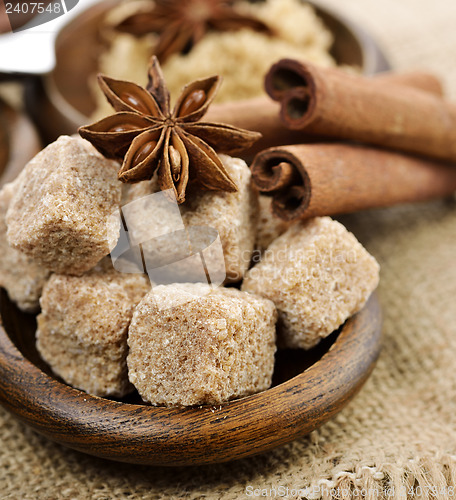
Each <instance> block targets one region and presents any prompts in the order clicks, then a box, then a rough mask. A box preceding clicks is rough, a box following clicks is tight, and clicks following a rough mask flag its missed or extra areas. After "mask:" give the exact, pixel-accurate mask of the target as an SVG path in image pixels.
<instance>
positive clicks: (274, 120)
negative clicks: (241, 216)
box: [205, 72, 443, 157]
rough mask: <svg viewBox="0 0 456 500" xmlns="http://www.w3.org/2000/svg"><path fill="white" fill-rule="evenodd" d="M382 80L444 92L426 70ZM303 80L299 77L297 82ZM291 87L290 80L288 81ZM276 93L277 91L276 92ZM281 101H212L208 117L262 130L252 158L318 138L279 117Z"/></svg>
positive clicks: (388, 75) (385, 75) (383, 75)
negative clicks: (290, 125)
mask: <svg viewBox="0 0 456 500" xmlns="http://www.w3.org/2000/svg"><path fill="white" fill-rule="evenodd" d="M373 78H375V79H376V80H378V81H379V82H381V83H383V84H385V85H390V84H396V85H404V86H406V87H411V88H416V89H420V90H423V91H426V92H429V93H432V94H435V95H440V96H441V95H442V93H443V90H442V85H441V83H440V81H439V79H438V78H436V77H435V76H434V75H431V74H429V73H424V72H410V73H389V72H387V73H381V74H379V75H377V76H375V77H373ZM299 83H300V81H299V79H298V81H297V84H299ZM288 87H290V82H288ZM275 95H277V94H275ZM280 109H281V106H280V104H279V103H277V102H275V101H273V100H271V99H270V98H269V97H267V96H263V97H257V98H253V99H245V100H241V101H233V102H227V103H222V104H213V105H212V106H211V107H210V108H209V111H208V112H207V115H206V116H205V120H207V121H211V122H221V123H227V124H229V125H233V126H235V127H240V128H245V129H247V130H255V131H258V132H261V134H262V138H261V139H260V140H259V141H257V142H256V143H255V144H254V145H253V146H252V147H251V148H250V149H249V150H247V151H246V154H245V156H247V157H249V156H250V157H253V155H255V154H256V153H258V152H259V151H262V150H263V149H266V148H268V147H273V146H280V145H284V144H298V143H303V142H305V141H306V139H307V140H308V141H315V140H316V139H317V138H318V135H317V134H315V133H311V132H308V131H306V132H305V133H304V134H303V132H302V131H301V130H290V129H288V128H287V127H286V126H285V125H284V124H283V123H282V121H281V120H280V118H279V115H280Z"/></svg>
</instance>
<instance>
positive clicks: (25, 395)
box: [0, 293, 381, 466]
mask: <svg viewBox="0 0 456 500" xmlns="http://www.w3.org/2000/svg"><path fill="white" fill-rule="evenodd" d="M380 337H381V311H380V305H379V302H378V299H377V297H376V294H375V293H374V294H373V295H372V296H371V298H370V299H369V301H368V303H367V304H366V306H365V307H364V308H363V309H362V311H360V312H359V313H358V314H356V315H355V316H353V317H352V318H350V319H349V320H348V321H347V322H346V323H345V325H344V327H343V328H342V330H341V332H340V334H339V336H338V338H337V339H336V340H335V342H334V344H333V345H332V346H331V348H330V349H329V350H328V352H327V353H325V354H324V355H323V357H322V358H321V359H320V360H319V361H317V362H316V363H315V364H313V365H312V366H311V367H310V368H308V369H307V370H305V371H304V372H302V373H301V374H300V375H298V376H296V377H294V378H292V379H289V380H288V381H286V382H284V383H282V384H280V385H277V386H275V387H273V388H271V389H268V390H266V391H264V392H261V393H258V394H254V395H252V396H248V397H245V398H242V399H237V400H233V401H230V402H228V403H225V404H222V405H220V406H216V407H212V406H201V407H191V408H166V407H153V406H144V405H134V404H126V403H122V402H116V401H111V400H107V399H103V398H98V397H96V396H91V395H89V394H87V393H85V392H82V391H80V390H77V389H74V388H72V387H70V386H68V385H65V384H63V383H61V382H59V381H57V380H55V379H53V378H52V377H50V376H48V375H46V374H45V373H44V372H42V371H41V370H40V369H39V368H38V367H36V366H35V365H34V364H32V363H31V362H30V361H28V360H27V359H26V358H25V357H24V356H23V355H22V353H21V352H20V351H19V350H18V349H17V348H16V346H15V345H14V343H13V342H12V341H11V339H10V338H9V336H8V334H7V333H6V331H5V329H4V328H3V326H0V404H2V405H3V406H4V407H5V408H6V409H7V410H9V411H10V412H12V413H13V414H15V415H16V416H17V417H18V418H19V419H20V420H21V421H23V422H25V423H27V424H28V425H30V426H31V427H32V428H34V429H35V430H37V431H38V432H40V433H41V434H44V435H45V436H47V437H49V438H50V439H52V440H54V441H56V442H58V443H60V444H63V445H65V446H68V447H70V448H73V449H76V450H79V451H83V452H85V453H89V454H92V455H95V456H99V457H103V458H109V459H112V460H117V461H124V462H132V463H138V464H148V465H168V466H169V465H171V466H175V465H199V464H207V463H217V462H225V461H229V460H234V459H239V458H243V457H247V456H250V455H254V454H258V453H261V452H265V451H268V450H270V449H272V448H275V447H277V446H280V445H282V444H285V443H288V442H291V441H292V440H294V439H296V438H298V437H300V436H303V435H305V434H307V433H309V432H310V431H312V430H314V429H315V428H317V427H319V426H320V425H321V424H323V423H324V422H326V421H327V420H328V419H329V418H331V416H333V415H334V414H335V413H337V412H338V411H340V410H341V409H342V407H343V406H345V404H346V403H348V401H349V400H350V399H351V398H352V397H353V396H354V395H355V394H356V393H357V391H358V390H359V389H360V387H361V386H362V385H363V383H364V382H365V380H366V379H367V378H368V376H369V375H370V373H371V371H372V369H373V367H374V365H375V362H376V360H377V358H378V355H379V352H380Z"/></svg>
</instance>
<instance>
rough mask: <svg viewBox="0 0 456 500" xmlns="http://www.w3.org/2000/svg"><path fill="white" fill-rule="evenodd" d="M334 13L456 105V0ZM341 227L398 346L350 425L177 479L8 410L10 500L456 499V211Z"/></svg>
mask: <svg viewBox="0 0 456 500" xmlns="http://www.w3.org/2000/svg"><path fill="white" fill-rule="evenodd" d="M325 3H326V4H327V5H331V6H334V7H336V8H338V10H342V11H345V13H346V14H347V15H349V16H351V17H352V18H353V19H355V20H358V21H360V22H362V23H363V24H364V26H365V27H366V28H367V29H368V30H370V31H371V32H372V33H373V34H374V35H375V36H376V37H377V39H378V40H379V41H380V42H381V43H382V45H383V46H384V47H385V49H386V51H387V53H388V55H389V57H390V59H391V60H392V62H393V64H394V65H395V67H396V68H401V69H408V68H416V67H417V66H418V67H427V68H430V69H431V70H433V71H435V72H436V73H437V74H439V75H440V76H442V78H443V79H444V81H445V83H446V86H447V91H448V93H449V95H450V96H451V97H452V98H453V99H455V98H456V62H455V61H456V29H455V28H454V26H455V21H456V2H455V1H454V0H434V1H433V2H431V1H430V0H400V2H398V1H397V0H382V1H379V0H344V2H340V1H338V0H326V1H325ZM341 220H342V222H343V223H345V224H346V225H347V227H348V228H349V229H350V230H352V231H353V232H354V233H355V234H356V235H357V236H358V238H359V239H360V240H361V241H362V242H363V243H364V244H365V245H366V246H367V248H368V250H369V251H370V252H372V253H373V254H374V255H375V256H376V257H377V259H378V260H379V262H380V264H381V266H382V272H381V284H380V289H379V295H380V299H381V302H382V306H383V311H384V335H383V350H382V354H381V356H380V359H379V361H378V364H377V367H376V369H375V370H374V372H373V374H372V376H371V378H370V379H369V380H368V382H367V383H366V385H365V386H364V388H363V389H362V391H361V392H360V393H359V395H358V396H357V397H356V398H355V399H354V400H353V401H352V402H351V403H350V404H349V405H348V406H347V407H346V408H345V409H344V410H343V411H342V412H341V413H340V414H339V415H338V416H337V417H336V418H334V419H333V420H332V421H330V422H329V423H327V424H326V425H324V426H323V427H322V428H320V429H319V430H317V431H315V432H313V433H312V434H311V435H309V436H307V437H305V438H303V439H300V440H298V441H295V442H293V443H292V444H289V445H287V446H284V447H282V448H279V449H276V450H274V451H272V452H270V453H268V454H264V455H261V456H257V457H254V458H251V459H245V460H241V461H238V462H234V463H231V464H223V465H217V466H210V467H198V468H195V467H193V468H174V469H166V468H159V467H139V466H133V465H124V464H117V463H110V462H107V461H103V460H100V459H96V458H92V457H89V456H85V455H83V454H80V453H77V452H74V451H71V450H67V449H64V448H63V447H61V446H59V445H56V444H53V443H51V442H49V441H48V440H46V439H44V438H42V437H40V436H39V435H37V434H35V433H34V432H33V431H31V430H30V429H28V428H27V427H25V426H23V425H22V424H19V423H18V422H16V420H15V419H14V418H13V417H11V416H10V415H9V414H8V413H6V412H4V411H3V410H1V409H0V498H4V499H6V498H7V499H24V500H26V499H33V500H35V499H57V500H59V499H124V498H125V499H140V498H144V499H159V498H192V499H193V498H214V499H218V498H223V499H239V498H255V496H254V495H255V494H261V495H263V497H264V496H269V497H270V498H271V497H272V498H274V497H275V498H279V497H282V498H308V499H317V498H341V499H351V498H368V499H372V500H375V499H378V498H380V499H386V498H388V499H390V498H394V499H407V498H425V499H427V498H429V499H441V500H447V499H450V498H453V497H454V496H456V491H454V489H456V371H455V369H454V367H455V361H454V360H455V359H456V262H455V257H456V203H455V201H454V199H451V200H443V201H439V202H433V203H426V204H421V205H413V206H406V207H398V208H393V209H387V210H379V211H371V212H366V213H362V214H356V215H352V216H346V217H343V218H341ZM287 488H288V490H287ZM419 494H421V496H419ZM257 497H258V496H257Z"/></svg>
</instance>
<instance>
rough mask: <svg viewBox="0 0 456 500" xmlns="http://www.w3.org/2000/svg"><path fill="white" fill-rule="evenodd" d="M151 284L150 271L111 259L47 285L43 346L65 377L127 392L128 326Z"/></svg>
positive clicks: (113, 392)
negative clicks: (116, 266) (117, 266)
mask: <svg viewBox="0 0 456 500" xmlns="http://www.w3.org/2000/svg"><path fill="white" fill-rule="evenodd" d="M149 290H150V283H149V280H148V279H147V277H146V276H144V275H137V274H121V273H118V272H116V271H114V270H113V269H109V265H108V264H107V263H105V262H104V263H103V265H101V266H97V267H96V268H95V269H93V270H92V271H89V272H88V273H87V274H84V275H83V276H65V275H57V274H54V275H52V276H51V278H50V279H49V281H48V282H47V284H46V285H45V287H44V290H43V295H42V297H41V301H40V302H41V309H42V312H41V314H40V315H39V316H38V330H37V335H36V336H37V348H38V351H39V352H40V354H41V356H42V358H43V359H44V360H45V361H46V362H47V363H48V364H49V365H50V367H51V368H52V370H53V371H54V372H55V373H56V374H57V375H59V376H60V377H61V378H62V379H63V380H65V382H67V383H68V384H71V385H72V386H74V387H76V388H78V389H82V390H84V391H86V392H88V393H90V394H94V395H96V396H119V397H120V396H123V395H125V394H127V393H128V392H131V390H132V389H133V388H132V386H131V385H130V383H129V382H128V375H127V366H126V357H127V351H128V347H127V330H128V325H129V324H130V320H131V317H132V314H133V310H134V307H135V306H136V304H137V303H138V302H139V301H140V300H141V298H142V297H143V296H144V295H145V294H146V293H147V292H148V291H149Z"/></svg>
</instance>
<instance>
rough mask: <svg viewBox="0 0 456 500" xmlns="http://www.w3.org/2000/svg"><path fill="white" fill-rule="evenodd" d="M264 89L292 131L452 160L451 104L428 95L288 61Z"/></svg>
mask: <svg viewBox="0 0 456 500" xmlns="http://www.w3.org/2000/svg"><path fill="white" fill-rule="evenodd" d="M265 86H266V91H267V92H268V93H269V95H270V96H271V97H272V98H273V99H274V98H275V99H277V100H279V101H280V103H281V112H280V116H281V119H282V122H283V123H284V125H285V126H286V127H287V128H290V129H292V130H301V131H302V132H303V134H316V135H324V136H326V137H334V138H338V139H350V140H355V141H360V142H366V143H369V144H374V145H379V146H383V147H388V148H392V149H397V150H402V151H407V152H412V153H420V154H423V155H426V156H430V157H434V158H439V159H442V160H449V161H456V105H455V104H453V103H450V102H446V101H444V100H443V99H441V98H440V97H438V96H436V95H433V94H431V93H429V92H425V91H423V90H420V89H416V88H411V87H407V86H405V85H400V84H397V83H388V82H385V81H384V80H383V81H376V80H375V78H366V77H362V76H357V75H353V74H348V73H346V72H343V71H341V70H337V69H327V68H318V67H316V66H313V65H311V64H305V63H301V62H299V61H297V60H293V59H282V60H281V61H279V62H278V63H276V64H275V65H273V66H272V67H271V69H270V71H269V73H268V74H267V75H266V81H265Z"/></svg>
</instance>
